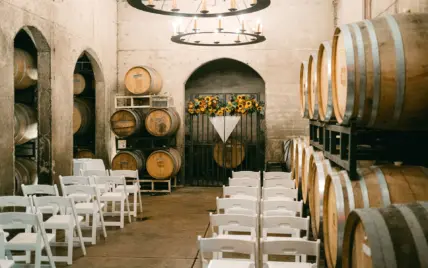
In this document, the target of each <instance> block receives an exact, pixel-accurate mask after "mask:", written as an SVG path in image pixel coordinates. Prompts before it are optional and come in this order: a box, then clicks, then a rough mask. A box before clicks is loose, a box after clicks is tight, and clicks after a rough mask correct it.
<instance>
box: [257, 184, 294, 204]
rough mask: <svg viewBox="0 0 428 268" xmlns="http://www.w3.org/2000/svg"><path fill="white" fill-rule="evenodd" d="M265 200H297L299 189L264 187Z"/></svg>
mask: <svg viewBox="0 0 428 268" xmlns="http://www.w3.org/2000/svg"><path fill="white" fill-rule="evenodd" d="M262 191H263V199H264V200H291V201H293V200H297V194H298V193H297V189H290V188H285V187H271V188H264V187H263V190H262Z"/></svg>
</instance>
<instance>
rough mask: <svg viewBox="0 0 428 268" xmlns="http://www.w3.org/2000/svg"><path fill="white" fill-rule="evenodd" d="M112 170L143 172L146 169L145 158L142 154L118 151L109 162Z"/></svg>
mask: <svg viewBox="0 0 428 268" xmlns="http://www.w3.org/2000/svg"><path fill="white" fill-rule="evenodd" d="M111 167H112V169H113V170H138V171H143V170H144V169H145V168H146V158H145V157H144V154H143V152H141V151H139V150H135V151H119V152H118V153H117V154H116V155H115V157H114V158H113V160H112V161H111Z"/></svg>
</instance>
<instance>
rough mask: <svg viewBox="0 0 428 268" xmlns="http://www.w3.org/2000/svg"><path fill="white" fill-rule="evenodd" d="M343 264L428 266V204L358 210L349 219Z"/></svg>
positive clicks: (419, 267) (347, 267) (356, 265)
mask: <svg viewBox="0 0 428 268" xmlns="http://www.w3.org/2000/svg"><path fill="white" fill-rule="evenodd" d="M344 237H345V239H344V244H343V267H344V268H353V267H397V268H398V267H399V268H401V267H403V268H404V267H409V268H410V267H412V268H413V267H414V268H426V267H428V256H427V253H428V203H427V202H421V203H411V204H400V205H392V206H388V207H386V208H379V209H356V210H354V211H353V212H351V213H350V215H349V216H348V219H347V221H346V227H345V235H344Z"/></svg>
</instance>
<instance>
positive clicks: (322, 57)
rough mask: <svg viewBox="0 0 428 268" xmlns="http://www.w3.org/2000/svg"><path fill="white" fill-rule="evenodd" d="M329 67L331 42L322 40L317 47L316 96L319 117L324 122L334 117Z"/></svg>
mask: <svg viewBox="0 0 428 268" xmlns="http://www.w3.org/2000/svg"><path fill="white" fill-rule="evenodd" d="M331 67H332V65H331V42H323V43H322V44H321V45H320V46H319V49H318V60H317V96H318V113H319V119H320V120H321V121H324V122H329V121H330V120H332V119H334V111H333V90H332V80H331Z"/></svg>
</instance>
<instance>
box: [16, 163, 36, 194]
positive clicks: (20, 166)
mask: <svg viewBox="0 0 428 268" xmlns="http://www.w3.org/2000/svg"><path fill="white" fill-rule="evenodd" d="M21 184H24V185H33V184H37V163H36V161H34V160H30V159H26V158H19V157H17V158H15V194H16V195H22V189H21Z"/></svg>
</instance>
